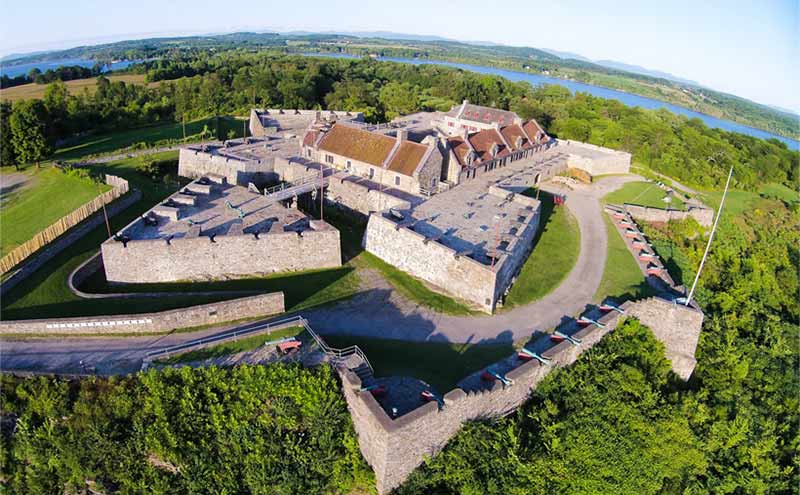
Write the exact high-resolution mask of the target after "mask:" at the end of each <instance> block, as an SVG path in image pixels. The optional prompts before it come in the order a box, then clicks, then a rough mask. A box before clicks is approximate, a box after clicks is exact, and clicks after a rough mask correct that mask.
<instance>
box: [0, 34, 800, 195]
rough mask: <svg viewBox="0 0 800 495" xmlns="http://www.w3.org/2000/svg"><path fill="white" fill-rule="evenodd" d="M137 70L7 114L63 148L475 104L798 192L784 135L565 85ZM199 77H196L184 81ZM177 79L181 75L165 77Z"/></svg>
mask: <svg viewBox="0 0 800 495" xmlns="http://www.w3.org/2000/svg"><path fill="white" fill-rule="evenodd" d="M132 70H135V71H140V72H145V73H146V74H147V78H148V80H153V81H154V80H160V81H161V84H160V85H159V86H158V87H155V88H148V87H145V86H138V85H130V84H125V83H123V82H114V83H110V82H109V81H108V80H107V79H105V78H103V77H102V76H101V77H100V78H99V79H98V90H97V91H96V92H95V93H94V94H83V95H68V94H67V92H66V90H65V88H63V85H60V84H59V83H58V82H56V83H54V84H52V85H51V87H49V88H48V90H47V94H46V96H45V99H44V100H43V101H42V102H40V103H38V104H37V103H30V102H25V103H18V104H16V105H15V106H14V107H15V108H14V109H13V110H8V109H7V110H4V111H5V112H11V114H12V116H13V113H15V112H17V111H21V112H30V111H31V109H30V108H28V107H30V106H31V105H33V106H35V107H36V108H35V109H34V111H33V113H35V114H36V115H38V116H39V117H40V122H41V127H42V129H41V131H42V133H43V135H44V138H45V139H46V141H47V142H49V143H54V142H56V141H58V140H61V139H64V138H67V137H69V136H72V135H74V134H76V133H79V132H86V131H94V132H98V131H107V130H113V129H118V128H129V127H132V126H137V125H145V124H154V123H159V122H165V121H180V120H181V119H182V118H186V119H187V120H190V119H195V118H201V117H208V116H212V115H221V114H232V113H238V114H246V113H247V112H248V111H249V108H251V107H253V106H261V107H283V108H301V109H308V108H332V109H339V110H357V111H362V112H364V114H365V115H366V118H367V119H368V120H370V121H373V122H377V121H384V120H387V119H391V118H393V117H396V116H398V115H403V114H406V113H410V112H415V111H419V110H447V109H449V108H450V107H451V106H452V105H455V104H456V103H457V102H461V101H462V100H463V99H469V100H470V101H472V102H474V103H477V104H481V105H489V106H495V107H499V108H504V109H511V110H514V111H517V112H518V113H520V114H521V115H522V116H523V117H535V118H536V119H537V120H539V121H540V123H541V124H542V125H543V126H544V127H545V128H546V129H547V130H548V131H549V132H550V133H551V134H554V135H556V136H558V137H561V138H565V139H577V140H582V141H588V142H591V143H594V144H598V145H603V146H609V147H612V148H617V149H622V150H626V151H629V152H631V153H633V156H634V161H635V162H638V163H641V164H644V165H647V166H650V167H652V168H653V169H655V170H657V171H660V172H663V173H665V174H668V175H670V176H673V177H676V178H677V179H679V180H682V181H685V182H687V183H689V184H694V185H700V186H718V185H720V184H721V183H722V182H723V181H724V178H725V175H726V172H727V169H728V167H729V166H730V165H734V166H735V167H736V174H735V177H736V181H737V182H736V184H735V185H736V186H737V187H740V188H744V189H754V188H755V187H757V186H758V185H760V184H763V183H767V182H778V183H781V184H785V185H787V186H790V187H794V186H795V184H796V183H797V180H798V171H797V167H796V164H797V162H798V158H799V157H800V154H798V152H794V151H791V150H789V149H788V148H787V147H786V146H785V145H784V144H783V143H781V142H780V141H777V140H769V141H764V140H760V139H757V138H753V137H749V136H745V135H742V134H736V133H730V132H726V131H723V130H719V129H710V128H708V127H707V126H705V125H704V124H703V123H702V122H701V121H700V120H697V119H693V120H689V119H686V118H685V117H681V116H677V115H674V114H672V113H670V112H668V111H666V110H659V111H650V110H644V109H641V108H630V107H626V106H625V105H623V104H621V103H619V102H617V101H615V100H606V99H603V98H596V97H592V96H589V95H586V94H580V93H579V94H577V95H575V96H573V95H571V94H570V93H569V91H568V90H566V89H565V88H561V87H559V86H544V87H540V88H533V87H531V86H530V85H529V84H527V83H524V82H511V81H508V80H506V79H503V78H500V77H496V76H491V75H482V74H475V73H471V72H466V71H462V70H458V69H453V68H448V67H437V66H432V65H420V66H413V65H408V64H397V63H387V62H377V61H373V60H368V59H361V60H352V59H320V58H311V57H303V56H285V55H277V54H274V53H265V52H259V53H249V52H247V51H245V50H231V51H227V52H224V53H220V54H208V53H205V52H201V53H198V54H197V55H196V56H194V57H191V58H187V57H182V56H181V57H178V56H176V57H175V58H162V59H160V60H157V61H152V62H147V63H145V64H140V65H137V66H134V68H133V69H132ZM190 74H194V75H192V76H190V77H184V76H189V75H190ZM173 76H180V78H179V79H171V80H162V78H165V77H170V78H171V77H173ZM17 107H19V108H20V110H17ZM28 120H30V119H28ZM12 122H13V119H12ZM29 131H30V130H26V131H23V130H20V131H19V132H18V133H14V132H13V129H12V136H18V138H16V139H17V144H12V150H13V151H15V153H16V154H15V156H12V157H6V156H4V160H3V163H4V164H13V163H14V161H7V159H11V160H13V159H16V160H17V161H20V162H21V163H28V162H31V161H36V160H39V159H43V158H44V157H45V156H46V155H42V156H40V157H38V158H37V157H35V156H34V155H31V154H30V153H28V152H26V151H24V150H23V149H24V144H23V143H22V142H21V141H23V140H24V139H25V138H24V136H25V135H30V132H29ZM34 131H35V130H34ZM34 134H35V132H34ZM3 139H4V140H5V139H6V138H5V137H3ZM4 144H6V143H4ZM4 148H5V146H4ZM18 150H19V151H18ZM20 151H21V152H20Z"/></svg>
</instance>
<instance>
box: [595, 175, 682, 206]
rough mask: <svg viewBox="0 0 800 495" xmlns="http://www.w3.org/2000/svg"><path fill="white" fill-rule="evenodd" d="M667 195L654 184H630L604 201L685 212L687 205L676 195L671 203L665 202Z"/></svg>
mask: <svg viewBox="0 0 800 495" xmlns="http://www.w3.org/2000/svg"><path fill="white" fill-rule="evenodd" d="M665 196H666V193H665V192H664V191H663V190H662V189H661V188H659V187H658V186H657V185H656V184H654V183H652V182H629V183H627V184H625V185H624V186H622V187H621V188H620V189H618V190H616V191H614V192H612V193H611V194H609V195H607V196H606V197H605V198H604V199H603V200H604V201H605V202H606V203H613V204H619V205H621V204H623V203H632V204H636V205H641V206H650V207H653V208H667V207H670V208H673V209H677V210H683V209H685V208H686V205H685V204H684V203H683V201H682V200H681V199H680V198H679V197H678V196H676V195H673V196H672V197H671V201H670V202H669V203H667V202H665V201H664V197H665Z"/></svg>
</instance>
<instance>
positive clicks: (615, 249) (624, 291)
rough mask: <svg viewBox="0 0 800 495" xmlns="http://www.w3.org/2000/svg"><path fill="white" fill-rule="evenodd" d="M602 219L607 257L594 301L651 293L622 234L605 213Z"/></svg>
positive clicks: (634, 296)
mask: <svg viewBox="0 0 800 495" xmlns="http://www.w3.org/2000/svg"><path fill="white" fill-rule="evenodd" d="M603 221H605V223H606V232H607V233H608V258H607V259H606V267H605V270H604V271H603V278H602V280H601V281H600V286H599V287H598V288H597V292H595V295H594V299H595V302H600V301H602V300H603V299H605V298H606V297H612V298H614V299H615V300H617V301H622V300H627V299H638V298H640V297H646V296H649V295H652V289H651V288H650V286H649V285H647V282H646V281H645V278H644V275H643V274H642V271H641V270H640V269H639V264H638V263H636V260H635V259H633V255H632V254H631V252H630V251H629V250H628V246H626V245H625V241H624V240H623V239H622V236H621V235H619V233H618V232H617V229H616V227H615V226H614V223H613V222H612V220H611V219H610V218H609V217H608V215H606V214H605V213H603Z"/></svg>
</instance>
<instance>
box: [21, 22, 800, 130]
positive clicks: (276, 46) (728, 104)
mask: <svg viewBox="0 0 800 495" xmlns="http://www.w3.org/2000/svg"><path fill="white" fill-rule="evenodd" d="M408 38H411V39H408ZM415 38H416V37H413V36H411V37H409V36H403V35H400V36H398V37H397V39H385V38H380V37H371V36H368V35H364V36H353V35H346V34H278V33H247V32H242V33H231V34H222V35H215V36H186V37H177V38H150V39H143V40H127V41H120V42H115V43H109V44H103V45H95V46H80V47H76V48H71V49H68V50H61V51H56V52H48V53H44V54H35V55H31V56H27V57H21V58H18V59H15V60H14V61H13V62H12V63H15V64H16V63H31V62H36V61H42V60H59V59H65V58H89V59H93V60H95V61H97V62H99V63H105V62H109V61H111V60H115V59H122V60H135V59H150V58H166V59H171V58H174V57H176V56H188V57H195V56H198V55H201V54H208V53H219V52H224V51H229V50H236V49H245V50H249V51H251V52H253V51H260V50H265V49H269V50H274V51H280V52H283V53H305V52H336V53H339V52H344V53H348V54H352V55H358V56H366V55H381V56H393V57H406V58H416V59H428V60H445V61H450V62H462V63H471V64H477V65H484V66H489V67H499V68H504V69H511V70H516V71H523V72H533V73H545V74H548V75H550V76H553V77H558V78H562V79H569V80H575V81H580V82H584V83H588V84H595V85H598V86H603V87H607V88H612V89H617V90H622V91H626V92H629V93H634V94H639V95H642V96H646V97H650V98H655V99H657V100H661V101H666V102H668V103H672V104H675V105H679V106H682V107H685V108H689V109H692V110H696V111H698V112H701V113H705V114H707V115H712V116H715V117H720V118H723V119H727V120H732V121H735V122H740V123H743V124H746V125H750V126H753V127H757V128H760V129H765V130H768V131H770V132H773V133H776V134H781V135H784V136H789V137H794V138H797V137H798V136H799V135H800V134H798V132H799V130H798V126H797V116H796V115H793V114H790V113H787V112H783V111H779V110H776V109H774V108H771V107H768V106H766V105H761V104H758V103H755V102H752V101H749V100H746V99H744V98H739V97H737V96H734V95H730V94H726V93H721V92H718V91H714V90H711V89H708V88H704V87H701V86H698V85H696V84H688V83H685V82H678V81H675V80H672V79H664V78H662V77H653V76H652V75H646V74H640V73H636V72H628V71H625V70H619V69H617V68H614V67H609V66H606V65H599V64H596V63H592V62H590V61H587V60H585V59H583V60H579V59H576V58H569V57H567V58H562V57H560V56H557V55H554V54H552V53H550V52H548V51H545V50H539V49H536V48H530V47H516V46H505V45H481V44H477V43H462V42H458V41H453V40H444V39H425V38H424V37H422V38H419V39H415Z"/></svg>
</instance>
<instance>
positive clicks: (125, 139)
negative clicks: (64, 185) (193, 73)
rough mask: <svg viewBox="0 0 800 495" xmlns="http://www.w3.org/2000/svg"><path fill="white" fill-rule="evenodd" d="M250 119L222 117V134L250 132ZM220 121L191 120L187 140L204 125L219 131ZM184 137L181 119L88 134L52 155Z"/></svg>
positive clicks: (64, 157) (72, 155)
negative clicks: (248, 129)
mask: <svg viewBox="0 0 800 495" xmlns="http://www.w3.org/2000/svg"><path fill="white" fill-rule="evenodd" d="M246 122H247V121H246V120H244V119H238V118H235V117H220V118H219V131H220V136H222V137H223V138H227V135H228V131H233V132H234V133H235V134H236V137H241V136H242V133H243V132H246V131H245V125H246ZM216 124H217V119H215V118H214V117H211V118H208V119H200V120H195V121H192V122H187V123H186V136H187V141H192V140H198V139H199V135H200V133H201V132H202V131H203V127H204V126H208V128H209V130H210V131H211V132H215V130H216ZM181 139H183V124H182V123H181V122H177V123H176V122H167V123H164V124H161V125H155V126H149V127H140V128H138V129H131V130H128V131H120V132H112V133H108V134H100V135H94V136H87V137H85V138H83V139H81V140H79V141H78V142H76V143H72V144H70V145H68V146H65V147H63V148H59V149H58V150H56V152H55V153H54V154H53V156H52V157H51V158H53V159H55V160H74V159H76V158H81V157H84V156H88V155H97V154H100V153H109V152H112V151H116V150H119V149H123V148H127V147H129V146H133V145H135V144H140V143H144V144H145V145H146V146H153V145H154V144H156V143H158V142H159V141H168V140H171V141H177V140H181Z"/></svg>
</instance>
